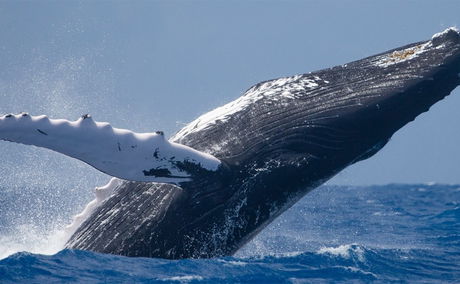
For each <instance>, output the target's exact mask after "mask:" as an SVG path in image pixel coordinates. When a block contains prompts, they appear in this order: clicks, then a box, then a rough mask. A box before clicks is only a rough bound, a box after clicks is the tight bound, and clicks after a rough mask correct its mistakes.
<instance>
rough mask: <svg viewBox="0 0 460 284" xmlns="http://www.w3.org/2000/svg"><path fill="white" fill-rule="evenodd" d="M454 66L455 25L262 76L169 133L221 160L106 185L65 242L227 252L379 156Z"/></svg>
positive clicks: (196, 253) (158, 253) (145, 251)
mask: <svg viewBox="0 0 460 284" xmlns="http://www.w3.org/2000/svg"><path fill="white" fill-rule="evenodd" d="M459 73H460V35H459V32H458V31H457V30H455V29H452V28H451V29H447V30H446V31H444V32H442V33H439V34H436V35H435V36H433V38H432V39H431V40H429V41H424V42H419V43H414V44H410V45H407V46H404V47H401V48H397V49H394V50H391V51H388V52H385V53H381V54H378V55H375V56H371V57H368V58H364V59H361V60H358V61H354V62H351V63H348V64H345V65H340V66H336V67H333V68H330V69H325V70H320V71H317V72H313V73H308V74H303V75H297V76H292V77H285V78H280V79H275V80H269V81H266V82H262V83H259V84H257V85H255V86H253V87H252V88H250V89H249V90H248V91H247V92H246V93H245V94H244V95H243V96H242V97H241V98H239V99H237V100H235V101H233V102H231V103H229V104H227V105H225V106H223V107H220V108H217V109H216V110H214V111H211V112H209V113H207V114H204V115H203V116H201V117H199V118H198V119H196V120H195V121H193V122H192V123H190V124H189V125H188V126H186V127H185V128H184V129H182V130H181V131H179V132H178V133H177V134H176V135H175V136H174V137H172V138H171V139H170V141H171V142H175V143H180V144H183V145H186V146H188V147H191V148H193V149H195V150H197V151H199V152H200V153H207V154H209V155H212V156H213V157H215V158H216V161H218V162H216V164H215V165H218V167H217V169H216V168H212V170H210V171H207V172H205V173H204V174H202V175H197V178H194V179H192V180H190V181H188V182H184V183H180V184H179V185H174V184H164V183H146V182H135V181H122V182H116V183H113V184H114V188H113V193H112V194H111V195H110V196H109V197H108V198H106V199H105V200H104V201H103V202H101V204H100V205H99V206H98V207H97V208H94V211H93V212H92V214H91V215H90V216H89V217H88V218H86V220H85V221H83V223H82V224H81V225H80V226H79V227H78V228H77V230H76V231H75V233H74V234H73V235H72V237H71V238H70V240H69V241H68V243H67V247H69V248H75V249H86V250H93V251H98V252H104V253H113V254H121V255H127V256H146V257H162V258H189V257H214V256H222V255H229V254H232V253H234V252H235V251H236V250H238V249H239V248H240V247H241V246H242V245H244V244H245V243H246V242H247V241H249V240H250V239H251V238H252V237H254V236H255V235H256V234H257V233H258V232H259V231H260V230H262V229H263V228H264V227H265V226H266V225H267V224H268V223H269V222H271V221H272V220H273V219H274V218H275V217H277V216H278V215H279V214H281V213H282V212H284V210H286V209H287V208H289V207H290V206H292V204H294V203H295V202H296V201H297V200H298V199H300V198H301V197H302V196H304V195H305V194H306V193H307V192H309V191H310V190H312V189H313V188H315V187H317V186H318V185H320V184H322V183H323V182H324V181H326V180H327V179H329V178H331V177H332V176H334V175H335V174H336V173H338V172H339V171H341V170H342V169H343V168H345V167H346V166H348V165H350V164H353V163H355V162H357V161H359V160H362V159H366V158H368V157H371V156H372V155H373V154H375V153H376V152H377V151H378V150H380V149H381V148H382V147H383V146H384V145H385V144H386V143H387V142H388V140H389V139H390V138H391V136H392V135H393V134H394V133H395V132H396V131H397V130H398V129H400V128H401V127H403V126H404V125H405V124H407V123H408V122H410V121H412V120H414V119H415V118H416V117H417V116H418V115H419V114H420V113H422V112H425V111H427V110H428V109H429V108H430V106H431V105H433V104H434V103H436V102H437V101H439V100H441V99H443V98H444V97H445V96H447V95H448V94H449V93H450V92H451V91H452V90H453V89H454V88H455V87H456V86H458V85H459V84H460V75H459ZM111 190H112V189H111ZM110 192H112V191H110Z"/></svg>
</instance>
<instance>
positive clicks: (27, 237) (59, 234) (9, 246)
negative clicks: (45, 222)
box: [0, 224, 67, 259]
mask: <svg viewBox="0 0 460 284" xmlns="http://www.w3.org/2000/svg"><path fill="white" fill-rule="evenodd" d="M58 226H59V225H56V227H55V228H38V227H36V226H35V225H33V224H22V225H18V226H15V228H14V232H11V233H9V234H7V235H0V243H1V246H0V259H3V258H6V257H8V256H10V255H12V254H14V253H17V252H22V251H27V252H31V253H36V254H37V253H38V254H46V255H52V254H55V253H57V252H58V251H60V250H62V249H63V248H64V245H65V243H66V241H67V234H66V232H65V231H64V230H62V228H60V227H58Z"/></svg>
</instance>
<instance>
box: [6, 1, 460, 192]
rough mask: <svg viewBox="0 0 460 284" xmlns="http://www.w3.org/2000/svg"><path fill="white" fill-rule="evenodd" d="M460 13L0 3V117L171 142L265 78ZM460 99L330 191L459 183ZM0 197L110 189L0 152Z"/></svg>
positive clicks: (283, 5)
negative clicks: (86, 124) (81, 121)
mask: <svg viewBox="0 0 460 284" xmlns="http://www.w3.org/2000/svg"><path fill="white" fill-rule="evenodd" d="M459 11H460V1H400V0H397V1H388V0H385V1H129V2H128V1H126V2H125V1H103V2H94V1H87V2H86V1H84V2H81V1H1V2H0V113H6V112H19V111H28V112H30V113H32V114H42V113H46V114H49V115H51V116H53V117H64V118H68V119H76V118H77V117H78V116H79V115H80V114H83V113H88V112H89V113H91V114H92V115H93V117H95V119H96V120H99V121H109V122H111V123H112V124H113V125H114V126H116V127H121V128H130V129H133V130H135V131H155V130H164V131H165V132H166V133H167V135H168V136H170V135H172V134H173V133H174V132H175V131H177V130H179V129H180V128H181V127H182V126H183V125H185V123H187V122H189V121H191V120H193V119H194V118H196V117H197V116H198V115H200V114H202V113H204V112H206V111H209V110H211V109H213V108H215V107H218V106H220V105H222V104H224V103H226V102H229V101H231V100H233V99H235V98H237V97H239V96H240V95H241V94H242V93H243V92H244V91H245V90H246V89H247V88H248V87H250V86H251V85H253V84H255V83H257V82H259V81H262V80H267V79H272V78H277V77H281V76H287V75H294V74H299V73H306V72H309V71H315V70H318V69H322V68H326V67H331V66H334V65H338V64H343V63H346V62H349V61H352V60H356V59H359V58H362V57H365V56H369V55H372V54H375V53H379V52H382V51H385V50H387V49H390V48H394V47H397V46H401V45H404V44H407V43H411V42H415V41H420V40H425V39H429V38H430V37H431V35H432V34H434V33H436V32H439V31H441V30H443V29H445V28H446V27H449V26H455V25H458V24H459V22H460V13H459ZM459 108H460V91H459V90H458V89H457V90H456V91H454V93H453V94H452V95H451V96H450V97H448V98H447V99H445V100H444V101H442V102H440V103H438V104H437V105H435V106H434V107H433V108H432V109H431V111H430V112H428V113H426V114H424V115H422V116H421V117H419V118H418V119H417V120H416V121H415V122H413V123H412V124H410V125H408V126H407V127H405V128H404V129H403V130H401V131H400V132H398V133H397V134H396V135H395V136H394V138H393V139H392V141H391V142H390V143H389V144H388V145H387V146H386V147H385V148H384V149H383V150H382V151H381V152H380V153H379V154H377V155H376V156H374V157H373V158H371V159H370V160H367V161H365V162H361V163H359V164H357V165H356V166H353V167H350V168H349V169H348V170H346V171H345V172H343V173H341V174H340V175H339V176H337V177H336V178H335V179H333V180H332V181H331V182H332V183H340V184H381V183H393V182H411V183H413V182H430V181H436V182H442V183H460V166H459V163H460V149H459V148H458V147H459V145H460V132H459V122H460V112H459V111H458V109H459ZM0 155H1V157H2V158H1V159H2V162H3V163H2V165H0V179H1V180H0V185H8V186H12V185H18V184H30V183H33V184H36V185H40V184H53V185H54V186H58V187H59V186H62V187H66V186H67V187H68V188H74V187H92V186H94V185H98V184H97V183H103V182H105V180H107V177H106V176H104V175H103V174H100V173H98V172H97V171H96V170H93V169H92V168H90V167H89V166H86V165H84V164H82V163H80V162H78V161H73V160H72V159H70V158H67V157H64V156H60V155H59V154H54V153H51V152H49V151H46V150H40V149H36V148H30V147H26V146H21V145H12V144H11V145H10V144H8V143H6V142H2V143H0Z"/></svg>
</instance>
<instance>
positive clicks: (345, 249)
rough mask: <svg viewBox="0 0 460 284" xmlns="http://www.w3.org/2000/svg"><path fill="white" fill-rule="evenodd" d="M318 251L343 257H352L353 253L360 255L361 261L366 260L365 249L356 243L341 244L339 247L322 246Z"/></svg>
mask: <svg viewBox="0 0 460 284" xmlns="http://www.w3.org/2000/svg"><path fill="white" fill-rule="evenodd" d="M318 253H319V254H331V255H335V256H340V257H343V258H350V257H351V254H352V253H353V254H354V255H356V256H357V257H358V260H359V261H364V250H363V249H362V248H361V247H359V246H357V245H355V244H351V245H350V244H349V245H341V246H338V247H322V248H320V249H319V250H318Z"/></svg>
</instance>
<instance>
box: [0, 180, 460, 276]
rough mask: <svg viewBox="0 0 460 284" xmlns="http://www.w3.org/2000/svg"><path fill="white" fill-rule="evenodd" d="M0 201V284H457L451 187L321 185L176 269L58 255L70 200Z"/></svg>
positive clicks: (457, 200) (458, 236)
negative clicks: (232, 248) (230, 247)
mask: <svg viewBox="0 0 460 284" xmlns="http://www.w3.org/2000/svg"><path fill="white" fill-rule="evenodd" d="M34 192H35V193H34V195H29V197H28V198H32V199H33V200H34V201H35V202H39V203H40V202H44V201H43V200H41V199H40V190H34ZM0 193H1V194H0V205H1V207H0V258H3V259H1V260H0V283H64V282H65V283H155V282H158V283H248V282H250V283H331V282H333V283H340V282H343V283H369V282H377V283H379V282H380V283H389V282H397V283H401V282H408V283H459V282H460V185H441V184H410V185H402V184H390V185H384V186H383V185H382V186H380V185H379V186H330V185H329V186H328V185H325V186H322V187H320V188H317V189H315V190H314V191H312V192H311V193H309V194H307V195H306V196H305V197H304V198H303V199H302V200H300V201H299V202H298V203H297V204H295V205H294V206H293V207H292V208H290V209H289V210H288V211H286V212H285V213H284V214H283V215H282V216H280V217H279V218H278V219H276V220H275V221H274V222H273V223H272V224H270V225H269V226H268V227H267V228H265V229H264V230H263V231H262V232H261V233H260V234H259V235H258V236H257V237H256V238H255V239H253V240H252V241H251V242H250V243H248V244H247V245H246V246H244V247H243V248H242V249H241V250H240V251H238V252H237V254H236V255H234V256H232V257H221V258H214V259H184V260H165V259H149V258H128V257H123V256H116V255H105V254H99V253H94V252H89V251H78V250H66V249H65V250H61V249H60V246H62V243H59V232H60V231H59V228H58V227H59V226H58V225H57V224H59V223H62V222H63V220H65V215H66V214H68V212H67V211H65V210H66V208H67V207H68V206H71V201H70V200H71V199H72V198H71V197H72V196H70V197H69V196H67V198H66V199H65V200H62V199H59V198H56V200H51V201H50V200H48V201H47V202H44V203H46V205H43V206H41V207H40V206H39V207H38V208H39V210H40V212H41V213H40V214H37V211H36V210H37V209H34V210H28V208H26V207H27V206H22V207H21V203H22V204H23V203H24V201H23V200H21V198H19V197H18V191H12V190H7V189H0ZM30 196H32V197H30ZM50 202H51V204H48V203H50ZM36 208H37V207H36ZM18 211H19V212H20V217H18ZM13 213H14V214H13ZM12 216H14V218H13V217H12ZM13 220H14V222H13ZM18 220H22V221H24V220H29V221H30V220H32V221H33V222H22V223H21V222H19V221H18ZM56 220H59V222H57V221H56ZM26 223H28V225H24V224H26ZM31 223H33V225H31ZM23 250H24V251H23Z"/></svg>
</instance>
